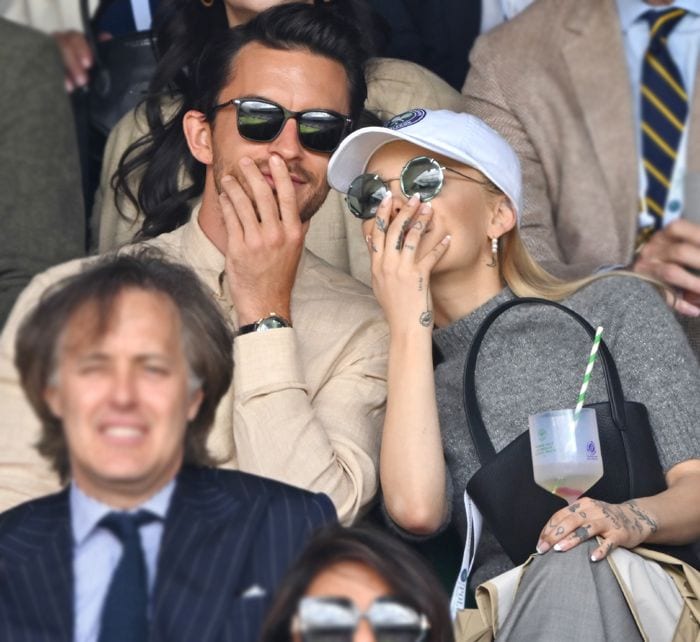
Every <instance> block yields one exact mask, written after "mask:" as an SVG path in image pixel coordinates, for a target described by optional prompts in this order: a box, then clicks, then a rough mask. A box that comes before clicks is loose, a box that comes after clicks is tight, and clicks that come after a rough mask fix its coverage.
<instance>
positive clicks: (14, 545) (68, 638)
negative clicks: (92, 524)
mask: <svg viewBox="0 0 700 642" xmlns="http://www.w3.org/2000/svg"><path fill="white" fill-rule="evenodd" d="M18 515H20V520H21V521H20V523H19V524H18V525H17V528H16V529H14V533H13V538H12V539H9V538H4V541H3V542H2V544H1V545H0V613H2V620H3V623H2V624H0V631H6V632H7V633H6V635H9V637H8V639H22V640H24V639H31V640H36V641H37V642H72V640H73V571H72V564H71V560H72V535H71V529H70V512H69V505H68V492H67V491H62V492H61V493H59V494H57V495H51V496H49V497H46V498H43V499H41V500H37V501H36V502H34V503H33V504H32V505H31V506H27V507H26V509H25V511H23V512H21V513H18ZM3 611H4V612H3ZM27 627H36V628H35V629H28V628H27ZM31 630H33V631H34V633H31V632H30V631H31ZM20 631H22V632H23V633H20ZM28 632H29V633H28ZM13 634H14V635H13Z"/></svg>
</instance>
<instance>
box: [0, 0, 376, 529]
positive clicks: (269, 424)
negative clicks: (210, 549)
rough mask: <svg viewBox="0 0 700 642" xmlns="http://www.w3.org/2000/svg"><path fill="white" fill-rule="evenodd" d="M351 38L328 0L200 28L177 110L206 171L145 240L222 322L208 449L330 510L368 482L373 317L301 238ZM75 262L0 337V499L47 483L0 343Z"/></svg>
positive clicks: (344, 117)
mask: <svg viewBox="0 0 700 642" xmlns="http://www.w3.org/2000/svg"><path fill="white" fill-rule="evenodd" d="M359 42H361V39H360V38H359V37H358V34H357V32H356V31H355V28H354V27H353V26H352V25H350V24H347V21H342V20H341V19H340V18H339V17H338V15H337V14H335V13H334V12H333V11H332V8H329V7H327V6H326V5H320V6H318V7H316V6H309V5H300V4H290V5H285V6H280V7H275V8H274V9H271V10H269V11H266V12H264V13H262V14H260V15H259V16H258V17H257V18H255V19H253V20H252V21H251V22H249V23H247V24H246V25H244V26H242V27H237V28H235V29H232V30H230V31H227V32H225V33H224V34H222V35H221V37H220V38H219V39H217V41H216V42H212V43H211V46H210V47H209V48H208V49H207V50H206V51H205V53H204V54H203V56H202V58H201V59H200V61H199V64H198V65H197V66H196V68H195V69H193V70H192V77H191V82H192V84H193V86H194V88H195V89H196V92H197V93H196V95H197V96H199V97H200V98H199V99H198V100H196V101H195V103H196V104H193V105H191V107H192V109H190V110H189V111H188V112H187V113H186V114H185V115H184V119H183V123H182V126H183V128H184V132H185V136H186V139H187V144H188V146H189V149H190V151H191V153H192V156H193V157H194V159H196V161H198V163H199V165H198V166H197V167H196V171H201V172H203V174H204V175H205V181H204V182H205V187H204V193H203V196H202V200H201V203H198V204H196V205H194V207H192V209H191V215H190V212H189V207H191V205H188V210H187V211H186V212H185V214H186V216H185V217H184V218H183V219H181V220H182V224H180V226H179V227H177V229H175V230H174V231H173V232H170V233H167V234H161V235H160V236H156V237H155V238H153V239H151V240H149V241H148V244H149V245H153V246H156V247H158V248H161V249H162V250H163V252H164V253H165V254H166V256H167V257H168V258H169V259H170V260H172V261H175V262H180V263H184V264H187V265H189V266H190V267H192V268H193V269H194V270H195V271H196V272H197V274H198V276H199V277H200V278H201V279H202V281H203V282H204V283H205V285H206V287H207V288H208V290H209V291H210V292H211V294H212V296H213V297H214V298H215V299H216V300H217V301H218V302H219V304H220V306H221V307H222V309H223V311H224V312H225V314H226V315H227V317H228V319H229V321H230V323H231V325H232V326H233V327H234V328H235V329H236V331H237V335H236V338H235V339H234V345H233V348H234V349H233V353H234V361H235V363H236V370H235V375H234V380H233V384H232V386H231V387H230V389H229V391H228V392H227V394H226V395H225V397H224V399H223V401H222V403H221V405H220V408H219V411H218V413H217V416H216V420H215V423H214V428H213V430H212V433H211V435H210V438H209V440H208V447H209V449H210V451H211V453H212V455H214V456H215V458H216V459H218V460H219V461H222V462H224V465H225V466H227V467H231V468H239V469H241V470H244V471H246V472H253V473H256V474H258V475H262V476H267V477H272V478H274V479H278V480H281V481H285V482H287V483H289V484H293V485H295V486H300V487H303V488H307V489H310V490H314V491H317V492H324V493H326V494H327V495H328V496H329V497H330V498H331V499H332V500H333V502H334V504H335V506H336V509H337V511H338V514H339V518H340V519H341V521H344V522H345V523H348V522H350V521H352V519H353V518H354V517H355V516H356V515H357V513H358V512H359V511H360V509H361V508H362V507H363V506H364V505H366V504H367V503H368V502H369V501H370V500H371V499H372V497H373V496H374V494H375V492H376V489H377V471H376V468H377V458H378V447H379V436H380V431H381V425H382V422H383V415H384V404H385V397H386V381H385V376H386V357H387V329H386V325H385V323H384V321H383V317H382V314H381V312H380V310H379V308H378V306H377V304H376V302H375V300H374V298H373V297H372V295H371V293H370V292H369V290H368V289H366V288H365V287H364V286H362V285H361V284H359V283H358V282H356V281H355V280H353V279H352V278H350V277H348V276H347V275H344V274H342V273H340V272H339V271H337V270H335V269H333V268H331V267H329V266H328V265H327V264H325V263H324V262H323V261H321V260H320V259H318V258H317V257H315V256H314V255H313V254H311V253H309V252H307V251H305V250H304V249H303V242H304V235H305V233H306V230H307V228H308V224H309V219H310V218H311V216H312V215H313V214H314V212H315V211H316V210H317V209H318V207H319V206H320V204H321V203H322V202H323V200H324V198H325V196H326V194H327V192H328V189H329V188H328V185H327V183H326V179H325V173H326V168H327V165H328V161H329V157H330V152H331V151H332V150H333V149H334V148H335V146H336V145H337V144H338V143H339V142H340V140H341V139H342V137H343V136H344V135H345V134H346V133H347V132H349V131H350V130H351V129H352V127H353V126H355V125H356V123H357V120H358V117H359V115H360V112H361V110H362V106H363V105H364V101H365V98H366V96H365V93H366V89H365V80H364V69H363V67H364V62H365V54H364V52H363V51H362V50H361V49H360V48H359V46H358V44H357V43H359ZM184 205H185V204H184V203H183V208H184ZM173 216H180V212H179V211H174V212H173ZM124 251H130V250H129V249H128V248H127V249H126V250H124ZM79 267H80V264H79V263H78V262H74V263H71V264H65V265H63V266H59V267H58V268H55V270H53V271H51V272H49V273H45V274H43V275H40V276H39V277H38V278H37V279H36V280H35V282H34V283H33V284H32V285H31V286H30V287H29V288H28V289H27V291H25V293H24V294H23V296H22V297H21V300H20V302H19V303H18V305H17V306H16V308H15V310H14V311H13V315H12V317H11V319H10V322H9V323H8V327H7V328H6V330H5V332H4V334H3V336H2V338H1V339H0V407H2V408H3V415H2V416H0V491H1V492H0V507H1V508H6V507H9V506H10V505H12V504H14V503H17V502H18V501H21V500H22V499H26V498H28V497H34V496H37V495H40V494H44V493H46V492H50V491H52V490H54V489H55V488H56V486H55V482H54V481H53V479H52V477H51V476H50V475H49V473H48V470H47V469H46V466H45V465H43V464H42V462H41V460H39V459H38V457H37V456H36V455H35V452H34V450H33V448H32V444H33V443H34V441H35V440H36V435H37V433H38V425H37V422H36V419H35V418H34V417H33V416H32V414H31V410H30V408H29V407H28V406H27V404H26V402H24V401H23V400H22V399H21V393H20V391H19V386H18V382H17V373H16V370H15V368H14V366H13V365H12V359H13V348H12V344H13V342H14V335H15V333H16V328H17V325H18V324H19V322H20V321H21V319H22V317H23V316H24V315H25V314H26V311H27V309H28V308H29V307H30V306H31V305H32V304H33V303H34V302H35V301H36V299H37V298H39V297H40V295H41V293H42V291H43V290H44V289H45V288H46V286H47V285H48V284H49V283H51V282H53V281H55V280H57V279H58V278H60V277H61V276H64V275H66V274H69V273H72V272H75V271H76V270H78V269H79ZM213 349H216V348H215V347H213Z"/></svg>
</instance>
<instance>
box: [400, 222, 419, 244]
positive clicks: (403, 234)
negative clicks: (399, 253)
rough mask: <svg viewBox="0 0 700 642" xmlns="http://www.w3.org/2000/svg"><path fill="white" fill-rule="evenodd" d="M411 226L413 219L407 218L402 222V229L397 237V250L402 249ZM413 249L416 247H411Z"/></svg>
mask: <svg viewBox="0 0 700 642" xmlns="http://www.w3.org/2000/svg"><path fill="white" fill-rule="evenodd" d="M410 227H411V221H408V220H407V221H404V222H403V223H402V224H401V231H400V232H399V236H398V238H397V239H396V249H397V250H400V249H401V248H402V247H403V241H404V238H406V232H407V231H408V229H409V228H410ZM411 249H415V248H411Z"/></svg>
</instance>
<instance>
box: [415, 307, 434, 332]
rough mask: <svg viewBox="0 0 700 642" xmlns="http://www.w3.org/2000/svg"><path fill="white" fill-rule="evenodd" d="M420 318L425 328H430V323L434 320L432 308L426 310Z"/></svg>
mask: <svg viewBox="0 0 700 642" xmlns="http://www.w3.org/2000/svg"><path fill="white" fill-rule="evenodd" d="M418 320H419V321H420V324H421V325H422V326H423V327H424V328H429V327H430V324H431V323H432V322H433V313H432V312H431V311H430V310H426V311H425V312H423V313H422V314H421V315H420V318H419V319H418Z"/></svg>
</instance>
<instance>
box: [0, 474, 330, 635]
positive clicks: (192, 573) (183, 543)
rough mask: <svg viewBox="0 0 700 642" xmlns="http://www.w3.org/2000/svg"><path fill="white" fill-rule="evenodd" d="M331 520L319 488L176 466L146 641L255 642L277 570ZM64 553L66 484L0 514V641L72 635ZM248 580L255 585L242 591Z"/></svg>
mask: <svg viewBox="0 0 700 642" xmlns="http://www.w3.org/2000/svg"><path fill="white" fill-rule="evenodd" d="M334 520H335V509H334V508H333V505H332V504H331V502H330V500H329V499H328V498H327V497H326V496H325V495H313V494H311V493H308V492H306V491H303V490H300V489H297V488H293V487H291V486H286V485H285V484H281V483H279V482H274V481H271V480H268V479H263V478H261V477H255V476H253V475H247V474H245V473H241V472H238V471H230V470H219V469H204V468H184V469H183V470H182V471H181V472H180V474H179V475H178V483H177V486H176V488H175V492H174V493H173V498H172V501H171V504H170V508H169V509H168V514H167V516H166V520H165V524H164V528H163V539H162V542H161V548H160V554H159V557H158V571H157V575H156V584H155V588H154V595H153V627H152V634H151V638H150V639H151V642H193V641H197V642H215V641H216V642H234V641H235V642H255V640H256V638H257V636H258V632H259V629H260V624H261V622H262V619H263V616H264V614H265V611H266V608H267V606H268V604H269V602H270V599H271V597H272V593H273V591H274V589H275V587H276V586H277V584H278V583H279V581H280V579H281V577H282V575H283V574H284V572H285V571H286V569H287V568H288V566H289V565H290V564H291V562H292V561H294V559H295V557H296V556H297V555H298V554H299V553H300V551H301V549H302V547H303V546H304V544H305V542H306V540H307V539H308V537H309V535H310V534H311V533H312V532H313V531H314V530H315V529H316V528H318V527H320V526H321V525H323V524H324V523H327V522H330V521H334ZM71 555H72V534H71V525H70V509H69V502H68V492H67V490H64V491H62V492H60V493H57V494H55V495H49V496H47V497H43V498H41V499H37V500H33V501H30V502H27V503H26V504H22V505H20V506H17V507H16V508H13V509H12V510H10V511H7V512H6V513H4V514H3V515H0V640H2V642H73V608H74V607H73V577H72V563H71ZM253 586H257V587H260V588H261V589H262V591H257V590H255V591H254V593H257V595H251V596H246V595H244V592H245V591H246V590H247V589H249V588H251V587H253ZM263 592H264V595H261V593H263ZM125 642H127V641H125Z"/></svg>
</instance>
